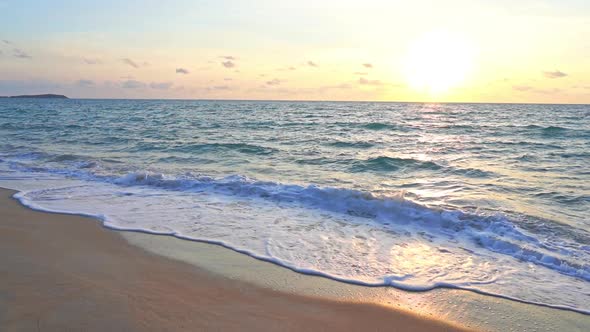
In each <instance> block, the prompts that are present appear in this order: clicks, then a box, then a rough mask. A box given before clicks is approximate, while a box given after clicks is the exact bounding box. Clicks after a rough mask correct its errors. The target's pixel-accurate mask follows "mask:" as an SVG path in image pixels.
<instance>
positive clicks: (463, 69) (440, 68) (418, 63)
mask: <svg viewBox="0 0 590 332" xmlns="http://www.w3.org/2000/svg"><path fill="white" fill-rule="evenodd" d="M472 58H473V50H472V48H471V47H470V45H469V43H467V42H466V41H465V40H463V39H461V38H459V37H458V36H456V35H453V34H451V33H448V32H444V31H433V32H430V33H427V34H425V35H423V36H421V37H420V38H418V39H417V40H416V41H415V42H414V43H412V44H411V45H410V48H409V51H408V54H407V59H406V63H405V71H406V77H407V80H408V83H409V86H410V87H411V88H412V89H415V90H417V91H420V92H424V93H427V94H429V95H431V96H439V95H441V94H444V93H446V92H448V91H449V90H450V89H452V88H454V87H457V86H458V85H459V84H461V83H462V82H463V81H464V80H465V79H466V77H467V75H468V74H469V71H470V70H471V67H472Z"/></svg>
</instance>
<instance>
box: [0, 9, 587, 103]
mask: <svg viewBox="0 0 590 332" xmlns="http://www.w3.org/2000/svg"><path fill="white" fill-rule="evenodd" d="M0 12H1V13H2V19H1V20H0V52H1V53H0V95H11V94H22V93H46V92H52V93H63V94H66V95H68V96H71V97H79V98H189V99H198V98H207V99H209V98H211V99H213V98H215V99H217V98H221V99H283V100H284V99H289V100H383V101H451V102H535V103H536V102H539V103H590V38H588V36H590V1H581V0H563V1H556V0H537V1H532V0H521V1H507V0H496V1H491V0H471V1H467V0H465V1H457V0H455V1H425V0H418V1H395V0H394V1H376V0H365V1H362V2H361V1H346V0H344V1H336V0H328V1H310V0H302V1H269V0H259V1H225V0H224V1H148V0H144V1H113V0H110V1H96V2H90V1H84V2H77V1H65V0H59V1H29V0H25V1H12V0H8V1H6V0H4V1H3V0H0Z"/></svg>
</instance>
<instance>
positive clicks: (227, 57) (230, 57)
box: [220, 55, 236, 61]
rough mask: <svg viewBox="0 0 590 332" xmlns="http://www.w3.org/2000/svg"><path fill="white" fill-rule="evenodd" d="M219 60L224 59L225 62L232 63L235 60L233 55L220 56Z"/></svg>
mask: <svg viewBox="0 0 590 332" xmlns="http://www.w3.org/2000/svg"><path fill="white" fill-rule="evenodd" d="M220 58H222V59H225V60H232V61H234V60H236V57H235V56H233V55H222V56H220Z"/></svg>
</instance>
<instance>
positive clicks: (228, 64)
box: [221, 60, 236, 68]
mask: <svg viewBox="0 0 590 332" xmlns="http://www.w3.org/2000/svg"><path fill="white" fill-rule="evenodd" d="M221 65H222V66H224V67H225V68H233V67H235V66H236V64H235V63H234V62H233V61H231V60H227V61H223V62H222V63H221Z"/></svg>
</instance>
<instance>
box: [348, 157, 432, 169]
mask: <svg viewBox="0 0 590 332" xmlns="http://www.w3.org/2000/svg"><path fill="white" fill-rule="evenodd" d="M441 168H442V166H440V165H439V164H437V163H435V162H432V161H422V160H417V159H413V158H396V157H385V156H380V157H375V158H369V159H366V160H361V161H355V162H354V164H353V166H352V167H351V171H352V172H367V171H373V172H393V171H399V170H405V169H410V170H416V169H418V170H419V169H430V170H438V169H441Z"/></svg>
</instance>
